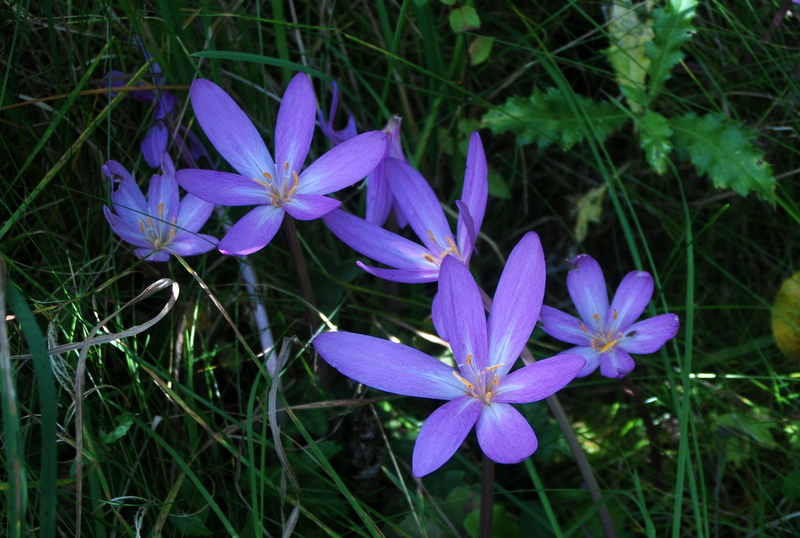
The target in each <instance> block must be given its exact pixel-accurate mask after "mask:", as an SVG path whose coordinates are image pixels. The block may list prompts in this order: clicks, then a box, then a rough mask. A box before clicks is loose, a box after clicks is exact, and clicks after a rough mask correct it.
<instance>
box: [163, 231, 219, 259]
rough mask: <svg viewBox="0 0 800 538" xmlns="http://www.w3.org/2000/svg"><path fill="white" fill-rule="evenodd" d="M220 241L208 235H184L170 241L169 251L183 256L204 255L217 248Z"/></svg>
mask: <svg viewBox="0 0 800 538" xmlns="http://www.w3.org/2000/svg"><path fill="white" fill-rule="evenodd" d="M218 243H219V239H217V238H216V237H211V236H210V235H206V234H195V233H182V234H178V235H177V236H175V239H173V240H172V241H170V243H169V249H170V250H171V251H173V252H175V253H176V254H180V255H181V256H195V255H197V254H203V253H204V252H208V251H209V250H213V249H215V248H216V247H217V244H218Z"/></svg>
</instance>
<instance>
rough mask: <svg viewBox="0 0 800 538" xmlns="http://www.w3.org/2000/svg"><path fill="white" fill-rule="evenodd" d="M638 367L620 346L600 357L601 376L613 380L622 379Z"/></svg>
mask: <svg viewBox="0 0 800 538" xmlns="http://www.w3.org/2000/svg"><path fill="white" fill-rule="evenodd" d="M635 366H636V363H635V362H633V358H631V356H630V355H628V352H627V351H625V350H624V349H621V348H620V347H619V346H615V347H614V348H612V349H610V350H608V351H606V352H605V353H602V354H601V355H600V374H601V375H603V376H605V377H610V378H612V379H622V378H623V377H625V376H626V375H628V374H629V373H630V372H631V370H633V368H634V367H635Z"/></svg>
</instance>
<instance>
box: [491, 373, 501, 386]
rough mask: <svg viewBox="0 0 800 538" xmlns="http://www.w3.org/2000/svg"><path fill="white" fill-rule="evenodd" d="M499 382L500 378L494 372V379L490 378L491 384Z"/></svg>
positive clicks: (495, 384)
mask: <svg viewBox="0 0 800 538" xmlns="http://www.w3.org/2000/svg"><path fill="white" fill-rule="evenodd" d="M499 384H500V378H499V377H498V376H497V374H494V379H492V385H494V386H495V387H496V386H497V385H499Z"/></svg>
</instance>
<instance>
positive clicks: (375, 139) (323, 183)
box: [297, 131, 386, 194]
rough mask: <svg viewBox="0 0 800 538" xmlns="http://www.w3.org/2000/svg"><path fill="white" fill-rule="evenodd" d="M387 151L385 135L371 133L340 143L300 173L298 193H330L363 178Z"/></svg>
mask: <svg viewBox="0 0 800 538" xmlns="http://www.w3.org/2000/svg"><path fill="white" fill-rule="evenodd" d="M385 151H386V135H385V134H383V133H381V132H380V131H370V132H368V133H364V134H360V135H358V136H356V137H355V138H351V139H350V140H346V141H345V142H342V143H341V144H339V145H338V146H336V147H335V148H333V149H332V150H330V151H329V152H327V153H326V154H325V155H323V156H322V157H320V158H319V159H317V160H316V161H314V162H313V163H311V165H310V166H309V167H308V168H306V169H305V170H304V171H303V173H302V174H300V186H299V187H297V192H298V193H303V194H330V193H332V192H336V191H338V190H342V189H343V188H345V187H349V186H350V185H352V184H353V183H355V182H356V181H358V180H360V179H362V178H364V177H365V176H366V175H367V174H369V173H370V172H372V170H374V169H375V166H377V164H378V163H379V162H380V160H381V159H382V158H383V155H384V153H385Z"/></svg>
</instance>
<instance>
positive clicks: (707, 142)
mask: <svg viewBox="0 0 800 538" xmlns="http://www.w3.org/2000/svg"><path fill="white" fill-rule="evenodd" d="M667 124H668V125H669V127H670V128H671V129H672V132H673V142H674V143H675V147H676V149H677V150H678V153H679V155H680V156H681V158H686V155H687V154H688V156H689V158H690V159H691V160H692V163H694V165H695V166H696V167H697V171H698V172H699V173H700V174H708V175H709V176H710V177H711V181H712V182H713V183H714V186H715V187H718V188H722V189H733V190H734V191H736V192H738V193H739V194H741V195H742V196H746V195H747V194H748V193H750V192H756V193H757V194H758V195H759V196H760V197H761V198H762V199H764V200H769V201H770V202H774V201H775V176H774V175H773V173H772V167H771V166H770V165H769V163H768V162H766V160H765V159H764V152H763V151H761V150H760V149H758V148H757V147H755V146H754V145H753V144H752V143H750V141H751V140H752V139H754V138H756V136H757V133H756V132H755V131H753V130H752V129H748V128H747V127H743V126H738V125H734V124H732V123H731V122H730V121H729V120H728V119H727V118H726V117H725V116H722V115H720V114H709V115H708V116H702V117H698V116H697V115H696V114H688V115H686V116H684V117H682V118H676V119H671V120H668V121H667Z"/></svg>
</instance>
